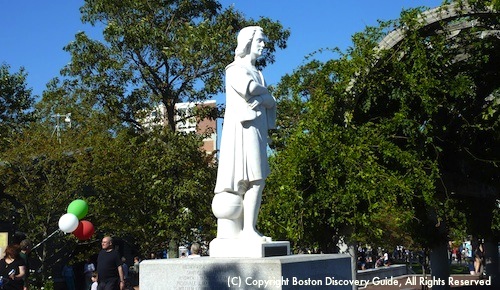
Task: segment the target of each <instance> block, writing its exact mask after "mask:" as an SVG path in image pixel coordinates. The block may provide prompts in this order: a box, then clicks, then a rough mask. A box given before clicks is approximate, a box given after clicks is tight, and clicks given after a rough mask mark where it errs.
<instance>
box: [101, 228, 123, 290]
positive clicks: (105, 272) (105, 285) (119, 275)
mask: <svg viewBox="0 0 500 290" xmlns="http://www.w3.org/2000/svg"><path fill="white" fill-rule="evenodd" d="M101 246H102V250H101V251H100V252H99V256H98V257H97V274H98V277H97V279H98V286H97V289H98V290H124V289H125V278H124V276H123V270H122V267H121V265H122V262H121V259H120V254H119V253H118V251H117V250H115V249H114V247H113V240H112V239H111V237H104V238H103V239H102V242H101Z"/></svg>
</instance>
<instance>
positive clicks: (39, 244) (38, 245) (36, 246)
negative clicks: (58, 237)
mask: <svg viewBox="0 0 500 290" xmlns="http://www.w3.org/2000/svg"><path fill="white" fill-rule="evenodd" d="M59 231H60V230H59V229H57V230H55V231H54V232H53V233H52V234H50V235H49V236H48V237H46V238H45V239H43V241H41V242H40V243H38V244H36V245H35V246H34V247H33V248H31V250H32V251H33V250H34V249H36V248H38V247H40V246H41V245H42V244H43V243H45V242H46V241H47V240H48V239H50V238H51V237H52V236H53V235H55V234H57V233H58V232H59Z"/></svg>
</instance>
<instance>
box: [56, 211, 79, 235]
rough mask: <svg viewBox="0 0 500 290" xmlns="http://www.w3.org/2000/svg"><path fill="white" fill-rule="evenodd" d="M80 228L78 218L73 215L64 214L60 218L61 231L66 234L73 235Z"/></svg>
mask: <svg viewBox="0 0 500 290" xmlns="http://www.w3.org/2000/svg"><path fill="white" fill-rule="evenodd" d="M77 227H78V217H77V216H76V215H74V214H72V213H66V214H63V215H62V216H61V217H60V218H59V229H60V230H61V231H63V232H65V233H67V234H68V233H72V232H74V231H75V230H76V228H77Z"/></svg>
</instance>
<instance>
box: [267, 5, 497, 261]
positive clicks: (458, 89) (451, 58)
mask: <svg viewBox="0 0 500 290" xmlns="http://www.w3.org/2000/svg"><path fill="white" fill-rule="evenodd" d="M421 12H422V10H421V9H413V10H408V11H404V12H403V13H402V14H401V19H399V20H398V21H392V22H387V23H381V24H380V26H379V27H369V28H367V29H366V30H365V32H363V33H358V34H356V35H355V36H354V37H353V41H354V46H353V47H352V48H349V49H348V50H347V53H346V54H342V53H339V58H338V59H336V60H335V59H334V60H330V61H327V62H324V63H321V62H318V61H311V62H310V63H307V64H305V65H303V66H301V67H300V68H298V69H297V70H295V72H294V73H293V74H292V75H287V76H285V77H284V78H283V79H282V81H281V83H280V84H279V86H278V87H277V88H276V90H275V95H276V96H277V97H278V102H279V108H280V110H279V111H280V112H279V114H280V115H279V128H278V130H277V131H276V132H274V134H273V140H274V141H275V142H274V144H275V145H274V146H273V149H274V152H273V156H272V166H273V169H272V172H273V173H272V175H271V176H270V180H269V185H268V187H267V192H266V195H265V203H264V205H263V211H264V212H266V214H268V215H270V214H272V213H275V216H277V217H276V218H275V219H274V220H272V221H261V226H262V227H264V228H265V231H269V232H271V233H272V234H271V235H275V236H277V237H278V238H280V239H289V240H291V241H292V242H293V244H294V247H295V248H296V249H299V248H304V247H309V248H317V249H319V250H320V251H324V252H332V251H335V246H336V243H337V242H338V241H339V240H340V239H344V240H347V241H348V242H349V241H354V242H359V243H361V244H363V243H369V244H372V245H373V244H374V245H380V246H385V247H393V246H395V245H399V244H405V245H407V246H412V245H413V246H419V247H420V246H421V247H432V246H433V245H434V244H436V243H439V242H442V241H445V240H446V239H448V238H449V237H448V235H449V234H450V235H451V236H453V238H458V239H459V238H461V237H464V236H465V233H467V232H468V233H471V232H472V231H474V230H473V228H474V229H475V230H476V231H475V232H474V233H475V234H477V233H479V232H481V233H482V234H485V232H484V230H481V231H480V230H478V229H477V227H476V226H475V225H474V223H471V222H470V221H471V220H474V219H476V217H474V215H475V216H479V215H478V211H480V210H481V209H480V208H477V207H471V208H467V207H464V203H462V202H458V201H460V199H464V197H463V195H472V196H474V195H475V196H478V198H479V196H482V195H484V194H485V193H484V192H482V189H481V187H470V188H471V190H473V191H472V192H470V191H464V189H463V187H462V186H461V184H464V185H465V184H482V185H483V186H485V187H487V188H488V187H491V188H496V190H497V192H498V188H499V186H498V185H499V184H498V182H497V181H498V180H499V177H500V172H499V170H498V167H497V161H498V160H500V158H499V156H498V150H497V151H495V150H493V148H495V147H496V148H498V147H499V145H500V144H499V142H500V139H499V135H498V129H499V128H498V120H499V119H500V116H499V114H498V110H497V108H498V104H497V103H498V102H497V99H498V98H497V94H498V85H499V83H498V79H499V78H498V73H499V71H498V67H499V66H498V59H499V55H498V50H497V51H496V52H495V51H494V50H493V48H494V47H496V48H498V45H499V44H500V43H499V42H498V38H496V37H483V38H478V37H477V35H479V34H481V32H482V30H483V29H485V28H486V26H477V27H476V26H475V27H472V28H471V29H470V30H466V31H461V32H460V37H454V36H456V33H455V34H452V32H448V31H447V30H446V29H441V30H438V32H437V33H436V31H435V30H434V28H435V27H436V26H435V25H434V26H431V27H427V26H425V25H423V23H422V22H421V21H420V20H419V19H420V18H419V17H420V15H421ZM468 20H470V19H469V18H468V17H464V18H458V19H456V18H455V19H454V20H453V21H455V22H456V23H460V22H461V21H462V22H464V21H468ZM483 21H488V23H497V24H498V19H497V18H495V17H491V18H487V20H483ZM455 22H454V23H455ZM446 25H447V24H446V23H439V24H438V26H439V27H447V26H446ZM398 28H404V29H403V33H404V38H403V39H402V40H401V41H400V42H399V43H396V45H395V46H394V47H393V48H392V49H391V50H388V51H384V50H380V49H379V48H378V43H379V42H380V41H381V39H382V37H383V36H385V35H386V34H387V33H388V32H389V31H392V30H393V29H398ZM481 35H484V34H481ZM464 48H466V49H467V50H464ZM480 140H481V141H480ZM467 186H469V185H467ZM493 192H494V191H493ZM453 193H459V195H458V199H456V198H457V197H456V196H457V195H454V196H452V194H453ZM491 198H493V199H495V198H498V196H497V195H496V196H489V197H487V200H488V202H490V201H489V200H491ZM483 202H485V201H483ZM480 203H481V202H480V201H479V202H477V204H480ZM469 204H470V203H469ZM474 204H476V203H474ZM465 210H467V211H465ZM486 211H489V209H488V210H486ZM464 212H470V214H469V215H465V214H463V213H464ZM266 214H265V215H264V216H266ZM471 216H472V218H471ZM481 216H483V215H481ZM488 219H491V217H490V218H488V217H486V220H488ZM487 224H488V225H489V223H487Z"/></svg>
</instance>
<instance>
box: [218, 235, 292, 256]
mask: <svg viewBox="0 0 500 290" xmlns="http://www.w3.org/2000/svg"><path fill="white" fill-rule="evenodd" d="M209 249H210V257H213V258H227V257H231V258H264V257H275V256H287V255H289V254H290V242H287V241H276V242H265V241H256V240H244V239H219V238H216V239H213V240H212V242H210V246H209Z"/></svg>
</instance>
